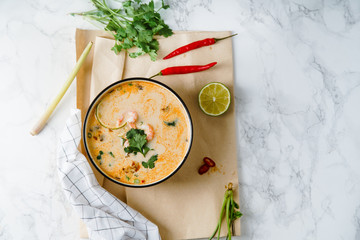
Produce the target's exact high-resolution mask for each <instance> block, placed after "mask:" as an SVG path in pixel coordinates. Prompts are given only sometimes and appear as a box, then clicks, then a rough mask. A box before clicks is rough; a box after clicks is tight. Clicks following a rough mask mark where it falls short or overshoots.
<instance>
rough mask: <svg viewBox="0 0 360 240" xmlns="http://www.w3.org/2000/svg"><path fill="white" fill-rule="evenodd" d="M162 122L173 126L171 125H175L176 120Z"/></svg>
mask: <svg viewBox="0 0 360 240" xmlns="http://www.w3.org/2000/svg"><path fill="white" fill-rule="evenodd" d="M164 123H165V124H166V125H168V126H173V127H175V125H176V120H174V121H172V122H167V121H164Z"/></svg>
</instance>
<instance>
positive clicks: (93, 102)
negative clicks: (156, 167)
mask: <svg viewBox="0 0 360 240" xmlns="http://www.w3.org/2000/svg"><path fill="white" fill-rule="evenodd" d="M136 80H140V81H147V82H152V83H155V84H158V85H160V86H162V87H164V88H165V89H167V90H169V91H170V92H171V93H172V94H174V95H175V97H176V98H177V99H178V100H179V101H180V102H181V104H182V105H183V107H184V109H185V111H186V114H187V115H188V118H189V121H190V130H191V131H190V133H191V134H190V142H189V148H188V150H187V152H186V154H185V156H184V158H183V160H182V161H181V163H180V164H179V165H178V166H177V168H176V169H175V170H174V171H173V172H171V173H170V174H169V175H168V176H166V177H164V178H163V179H161V180H159V181H157V182H153V183H150V184H144V185H136V184H126V183H123V182H120V181H117V180H115V179H113V178H112V177H110V176H108V175H107V174H106V173H105V172H104V171H103V170H102V169H101V168H100V167H99V166H98V165H97V164H96V163H95V161H94V159H93V158H92V157H91V155H90V152H89V150H88V145H87V141H86V139H87V138H86V126H87V121H88V118H89V115H90V113H91V112H92V109H93V107H94V105H95V103H96V102H97V101H98V99H99V98H101V97H102V96H103V94H105V93H106V92H107V91H108V90H109V89H111V88H112V87H114V86H115V85H118V84H121V83H124V82H130V81H136ZM82 133H83V136H82V138H83V143H84V146H85V151H86V154H87V155H88V157H89V159H90V160H91V163H92V164H93V165H94V167H95V168H96V169H97V170H98V171H99V172H100V173H101V174H102V175H103V176H104V177H106V178H107V179H109V180H110V181H112V182H114V183H117V184H119V185H122V186H125V187H133V188H143V187H150V186H154V185H157V184H159V183H161V182H164V181H165V180H167V179H169V178H170V177H171V176H173V175H174V174H175V173H176V172H177V171H178V170H179V169H180V168H181V167H182V165H183V164H184V162H185V161H186V159H187V158H188V156H189V154H190V150H191V147H192V142H193V134H194V129H193V123H192V119H191V116H190V112H189V109H188V108H187V106H186V105H185V102H184V101H183V100H182V99H181V97H180V96H179V95H178V94H177V93H176V92H175V91H174V90H172V89H171V88H170V87H168V86H167V85H165V84H164V83H161V82H159V81H156V80H153V79H150V78H143V77H133V78H126V79H123V80H119V81H117V82H114V83H112V84H110V85H109V86H107V87H106V88H104V89H103V90H102V91H101V92H100V93H99V94H98V95H96V97H95V98H94V100H93V101H92V102H91V104H90V106H89V108H88V110H87V112H86V115H85V119H84V124H83V131H82Z"/></svg>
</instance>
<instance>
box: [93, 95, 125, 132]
mask: <svg viewBox="0 0 360 240" xmlns="http://www.w3.org/2000/svg"><path fill="white" fill-rule="evenodd" d="M101 102H102V101H100V102H99V103H98V105H97V106H96V108H95V118H96V120H97V121H98V122H99V123H100V125H101V126H103V127H104V128H108V129H111V130H117V129H120V128H123V127H125V125H126V122H125V123H123V124H121V125H120V126H110V125H108V124H106V123H104V122H103V121H102V120H101V112H100V104H101Z"/></svg>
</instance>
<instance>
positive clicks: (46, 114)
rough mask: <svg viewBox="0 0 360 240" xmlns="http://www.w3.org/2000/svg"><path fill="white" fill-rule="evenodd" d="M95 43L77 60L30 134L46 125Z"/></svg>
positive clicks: (88, 46)
mask: <svg viewBox="0 0 360 240" xmlns="http://www.w3.org/2000/svg"><path fill="white" fill-rule="evenodd" d="M92 45H93V43H92V42H89V43H88V45H87V46H86V48H85V49H84V51H83V53H82V54H81V56H80V58H79V60H78V61H77V63H76V65H75V67H74V69H73V70H72V71H71V73H70V76H69V77H68V79H67V80H66V82H65V84H64V85H63V87H62V88H61V90H60V92H59V93H58V95H57V96H56V97H55V99H54V100H53V101H52V102H51V104H50V105H49V106H48V108H47V109H46V111H45V112H44V113H43V115H42V116H41V118H40V119H39V120H38V121H37V122H36V124H35V125H34V127H33V128H32V129H31V131H30V134H31V135H33V136H34V135H37V134H38V133H39V132H40V131H41V130H42V129H43V128H44V126H45V124H46V122H47V120H48V119H49V117H50V116H51V114H52V112H53V111H54V110H55V108H56V106H57V105H58V103H59V102H60V100H61V99H62V97H63V96H64V95H65V93H66V91H67V90H68V88H69V87H70V85H71V83H72V82H73V80H74V78H75V77H76V74H77V73H78V72H79V70H80V67H81V65H82V64H83V63H84V61H85V59H86V57H87V56H88V54H89V52H90V50H91V47H92Z"/></svg>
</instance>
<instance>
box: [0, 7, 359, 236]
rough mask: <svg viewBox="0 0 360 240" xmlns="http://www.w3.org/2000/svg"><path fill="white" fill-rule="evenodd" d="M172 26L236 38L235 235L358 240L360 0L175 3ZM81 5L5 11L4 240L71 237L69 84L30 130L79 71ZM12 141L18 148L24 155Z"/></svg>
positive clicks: (1, 58)
mask: <svg viewBox="0 0 360 240" xmlns="http://www.w3.org/2000/svg"><path fill="white" fill-rule="evenodd" d="M167 2H168V3H169V4H170V6H171V8H170V9H169V10H167V11H165V12H162V14H163V16H164V18H165V20H166V22H167V23H168V24H169V25H170V27H172V28H173V29H174V30H208V31H217V30H231V31H233V32H237V33H238V34H239V35H238V36H237V37H235V38H233V44H234V62H235V65H234V69H235V103H234V104H236V117H237V119H236V122H237V125H236V128H237V133H238V134H237V141H238V166H239V184H240V189H239V194H240V201H241V202H240V207H241V209H242V211H243V213H244V216H243V218H242V221H241V224H242V236H241V237H236V238H235V239H241V240H250V239H251V240H262V239H264V240H265V239H266V240H268V239H276V240H279V239H299V240H300V239H360V160H359V159H360V148H359V146H360V125H359V123H360V112H359V110H358V108H359V102H360V65H359V63H360V44H359V43H360V1H358V0H332V1H331V0H321V1H320V0H318V1H314V0H283V1H267V0H246V1H245V0H224V1H215V0H194V1H185V0H169V1H167ZM91 8H92V6H91V4H90V3H89V1H70V0H64V1H53V0H51V1H47V0H23V1H11V0H3V1H1V2H0V12H1V14H0V43H1V44H0V71H1V73H2V77H1V87H0V100H1V101H0V109H1V110H2V117H1V118H0V123H1V125H2V126H3V137H2V140H1V146H2V147H1V154H2V164H1V168H0V192H1V196H2V197H1V198H0V203H1V204H0V239H5V240H7V239H77V238H78V237H79V232H78V229H79V228H78V224H79V223H78V220H77V216H76V214H75V213H74V211H73V209H72V208H71V206H70V205H69V203H68V202H67V200H66V198H65V196H64V194H63V192H62V189H61V187H60V182H59V180H58V177H57V172H56V163H55V155H56V147H57V138H58V134H59V132H60V130H61V129H62V127H63V125H64V122H65V119H66V118H67V116H68V115H69V109H70V108H72V107H75V105H76V104H75V98H76V97H75V93H76V90H75V85H72V86H71V88H70V89H69V91H68V93H67V94H66V95H65V98H64V99H63V100H62V102H61V104H60V105H59V107H58V109H57V110H56V111H55V114H54V116H53V117H52V118H51V120H50V121H49V123H48V125H47V127H46V128H45V129H44V131H43V132H42V133H41V134H40V135H39V136H37V137H31V136H30V135H29V133H28V132H29V130H30V128H31V126H32V124H33V123H34V121H35V120H36V119H37V118H38V116H39V114H40V113H41V112H42V111H43V110H44V109H45V107H46V106H47V105H48V104H49V103H50V101H51V100H52V98H53V96H54V94H56V92H57V91H58V89H59V87H61V85H62V84H63V82H64V80H65V79H66V77H67V75H68V74H69V72H70V71H71V69H72V66H73V65H74V62H75V38H74V35H75V28H76V27H79V28H90V29H93V28H94V27H93V26H92V25H91V24H89V23H87V22H85V21H83V20H82V19H81V18H74V17H72V16H70V15H69V13H70V12H79V11H84V10H89V9H91ZM19 146H20V147H21V150H19Z"/></svg>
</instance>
